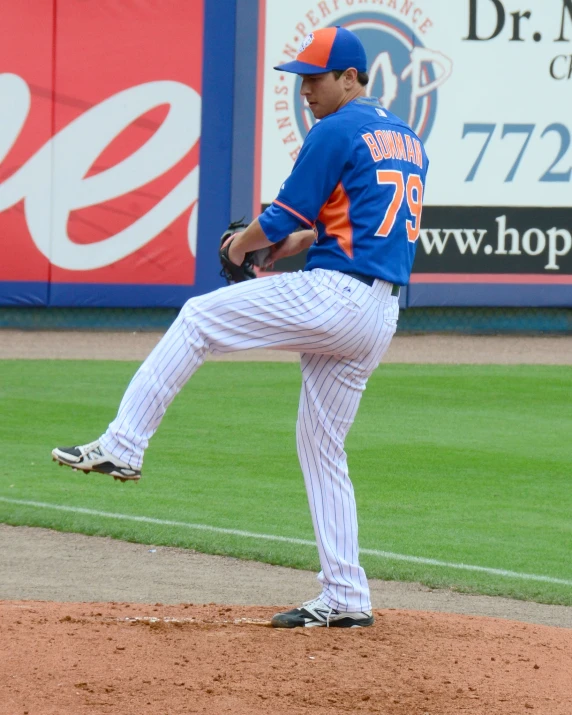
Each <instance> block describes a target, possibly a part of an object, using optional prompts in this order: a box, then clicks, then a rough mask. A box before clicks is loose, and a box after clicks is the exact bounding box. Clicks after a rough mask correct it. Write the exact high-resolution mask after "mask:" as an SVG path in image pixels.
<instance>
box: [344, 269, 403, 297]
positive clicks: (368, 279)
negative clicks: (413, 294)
mask: <svg viewBox="0 0 572 715" xmlns="http://www.w3.org/2000/svg"><path fill="white" fill-rule="evenodd" d="M342 273H345V274H346V276H351V277H352V278H357V279H358V281H361V282H362V283H365V284H366V285H368V286H372V285H373V282H374V281H375V280H377V278H373V277H372V276H364V275H362V274H361V273H349V271H342ZM391 295H392V296H394V297H395V298H399V286H398V285H397V283H394V284H393V287H392V288H391Z"/></svg>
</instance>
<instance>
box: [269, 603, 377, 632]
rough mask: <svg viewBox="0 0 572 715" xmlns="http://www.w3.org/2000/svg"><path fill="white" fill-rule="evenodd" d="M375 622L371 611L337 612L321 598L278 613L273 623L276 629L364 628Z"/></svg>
mask: <svg viewBox="0 0 572 715" xmlns="http://www.w3.org/2000/svg"><path fill="white" fill-rule="evenodd" d="M373 620H374V619H373V614H372V612H371V611H357V612H355V613H348V612H345V611H337V610H336V609H335V608H332V607H331V606H327V605H326V604H325V603H324V602H323V601H322V600H321V599H320V598H315V599H314V600H313V601H306V602H305V603H303V604H302V606H301V607H300V608H294V609H292V610H291V611H285V612H284V613H277V614H276V615H275V616H274V617H273V619H272V621H271V623H272V626H273V627H274V628H296V627H298V626H300V627H302V628H313V627H315V626H326V627H327V628H363V627H364V626H371V625H373Z"/></svg>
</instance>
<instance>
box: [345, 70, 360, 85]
mask: <svg viewBox="0 0 572 715" xmlns="http://www.w3.org/2000/svg"><path fill="white" fill-rule="evenodd" d="M357 76H358V71H357V70H356V68H355V67H349V68H348V69H347V70H346V71H345V72H344V85H345V87H346V89H351V88H352V87H353V86H354V84H355V83H356V82H357Z"/></svg>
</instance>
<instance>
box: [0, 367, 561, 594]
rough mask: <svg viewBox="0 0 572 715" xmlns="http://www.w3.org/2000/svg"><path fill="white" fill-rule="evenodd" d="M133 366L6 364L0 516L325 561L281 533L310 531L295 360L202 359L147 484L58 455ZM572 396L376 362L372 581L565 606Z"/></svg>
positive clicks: (365, 526)
mask: <svg viewBox="0 0 572 715" xmlns="http://www.w3.org/2000/svg"><path fill="white" fill-rule="evenodd" d="M136 367H137V365H136V364H135V363H119V362H103V361H101V362H100V361H94V362H85V361H81V362H76V361H0V403H1V415H2V417H1V421H0V445H1V448H2V461H1V463H0V521H2V522H5V523H8V524H27V525H33V526H43V527H48V528H52V529H58V530H62V531H77V532H82V533H86V534H100V535H109V536H113V537H115V538H119V539H126V540H130V541H137V542H141V543H149V544H165V545H174V546H181V547H186V548H193V549H197V550H199V551H203V552H207V553H217V554H228V555H232V556H237V557H241V558H247V559H256V560H260V561H266V562H269V563H273V564H283V565H288V566H294V567H299V568H308V569H314V570H317V568H318V560H317V552H316V549H315V547H314V546H313V545H310V544H305V543H292V542H289V541H288V539H294V540H296V539H298V540H303V541H313V531H312V526H311V521H310V515H309V511H308V507H307V503H306V496H305V491H304V486H303V481H302V476H301V473H300V470H299V467H298V462H297V457H296V447H295V433H294V425H295V420H296V412H297V403H298V392H299V386H300V374H299V367H298V365H296V364H290V363H286V364H284V363H207V364H206V365H205V366H203V368H201V370H200V371H199V372H198V373H197V374H196V375H195V376H194V377H193V378H192V380H191V382H190V383H189V384H188V385H187V386H186V387H185V389H184V390H183V391H182V393H181V394H180V395H179V396H178V397H177V399H176V400H175V402H174V403H173V405H172V406H171V408H170V410H169V412H168V414H167V416H166V417H165V419H164V421H163V424H162V425H161V428H160V429H159V431H158V433H157V435H156V436H155V437H154V439H153V441H152V443H151V447H150V448H149V450H148V452H147V455H146V459H145V465H144V469H143V474H144V477H143V479H142V480H141V482H140V483H139V484H120V483H119V482H114V481H113V480H112V479H110V478H108V477H104V476H96V475H84V474H83V473H81V472H78V473H75V472H72V471H71V470H69V469H67V468H64V467H62V468H60V467H58V466H57V465H56V464H54V463H53V462H52V461H51V458H50V450H51V449H52V447H54V446H56V445H62V444H64V445H65V444H77V443H84V442H87V441H91V440H92V439H95V438H97V437H98V436H99V434H101V432H102V431H103V430H104V429H105V427H106V426H107V423H108V422H109V421H110V420H111V419H112V418H113V417H114V415H115V410H116V407H117V405H118V403H119V400H120V398H121V396H122V394H123V390H124V389H125V387H126V385H127V383H128V381H129V380H130V378H131V376H132V374H133V372H134V370H135V369H136ZM571 396H572V370H571V369H570V368H569V367H538V366H534V367H533V366H506V367H499V366H435V365H433V366H431V365H385V366H383V365H382V366H381V367H380V368H379V369H378V370H377V372H376V373H375V374H374V375H373V376H372V378H371V379H370V382H369V384H368V388H367V390H366V393H365V394H364V397H363V399H362V404H361V407H360V411H359V414H358V418H357V420H356V423H355V424H354V426H353V428H352V431H351V432H350V435H349V437H348V440H347V444H346V446H347V451H348V455H349V465H350V471H351V476H352V480H353V482H354V485H355V489H356V497H357V501H358V516H359V519H360V545H361V547H362V549H364V550H366V553H364V554H363V556H362V561H363V563H364V566H365V568H366V571H367V573H368V575H369V576H370V577H377V578H383V579H395V580H404V581H421V582H422V583H425V584H428V585H430V586H433V587H445V586H450V587H453V588H455V589H458V590H463V591H470V592H478V593H485V594H491V595H505V596H511V597H516V598H524V599H532V600H536V601H540V602H545V603H561V604H567V605H572V558H571V552H572V519H571V516H572V483H571V471H572V470H571V464H572V439H571V437H572V401H571V399H570V398H571ZM22 502H35V503H37V504H36V505H32V504H24V503H22ZM45 505H51V507H57V506H59V507H64V508H65V510H62V509H56V508H51V507H48V506H45ZM81 509H84V510H85V511H83V512H82V511H79V510H81ZM91 512H105V513H106V514H108V515H107V516H104V515H102V514H95V513H91ZM112 514H113V515H118V516H117V517H116V518H114V517H113V516H111V515H112ZM128 517H143V519H142V520H139V521H137V520H134V519H132V518H131V519H130V518H128ZM153 519H154V520H156V521H155V522H153V521H152V520H153ZM168 522H176V523H168ZM188 525H191V526H188ZM192 525H195V526H192ZM196 525H205V526H209V527H216V528H218V529H221V530H222V531H221V530H219V531H217V530H216V528H215V530H209V529H200V528H195V527H196ZM225 529H226V530H228V531H226V532H225V531H224V530H225ZM234 532H250V533H251V534H254V535H267V536H275V537H284V538H285V539H286V540H285V541H280V540H276V539H265V538H256V537H255V536H252V535H251V536H249V535H245V534H243V533H234ZM371 552H374V553H371ZM375 552H386V553H375ZM387 552H389V553H387ZM412 557H413V558H412ZM414 557H419V559H420V560H419V561H416V560H415V558H414ZM431 560H435V561H437V562H438V563H431ZM447 564H448V565H447ZM462 564H464V565H465V566H466V567H467V568H461V567H459V565H462ZM474 567H481V568H482V569H484V570H478V568H474ZM495 570H496V571H495ZM504 572H510V573H504ZM519 575H520V576H519ZM543 579H544V580H543ZM311 596H312V594H308V597H311Z"/></svg>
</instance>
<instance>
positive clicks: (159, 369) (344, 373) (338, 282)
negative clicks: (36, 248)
mask: <svg viewBox="0 0 572 715" xmlns="http://www.w3.org/2000/svg"><path fill="white" fill-rule="evenodd" d="M391 287H392V286H391V284H389V283H385V282H384V281H380V280H378V281H375V283H374V284H373V286H371V287H370V286H368V285H366V284H364V283H361V282H360V281H358V280H357V279H355V278H352V277H350V276H348V275H345V274H343V273H339V272H337V271H327V270H322V269H315V270H313V271H306V272H302V271H300V272H297V273H284V274H281V275H276V276H271V277H268V278H262V279H257V280H253V281H247V282H244V283H239V284H237V285H233V286H229V287H226V288H221V289H219V290H217V291H214V292H212V293H208V294H206V295H203V296H199V297H197V298H192V299H191V300H189V301H187V303H186V304H185V305H184V306H183V308H182V309H181V312H180V313H179V316H178V317H177V319H176V320H175V322H174V323H173V325H172V326H171V327H170V328H169V330H168V331H167V333H166V334H165V336H164V337H163V338H162V340H161V341H160V342H159V343H158V345H157V346H156V347H155V349H154V350H153V351H152V352H151V354H150V355H149V357H148V358H147V359H146V360H145V362H144V363H143V364H142V365H141V367H140V368H139V370H138V371H137V373H136V374H135V376H134V377H133V379H132V380H131V383H130V384H129V386H128V388H127V390H126V392H125V395H124V397H123V400H122V401H121V405H120V407H119V412H118V414H117V417H116V418H115V420H114V421H113V422H112V423H111V424H110V425H109V428H108V429H107V431H106V433H105V434H104V435H103V436H102V437H101V442H102V444H103V446H104V447H105V448H106V449H107V450H108V451H109V452H111V453H112V454H113V455H114V456H116V457H118V458H120V459H122V460H124V461H126V462H128V463H129V464H130V465H131V466H132V467H134V468H140V467H141V464H142V461H143V453H144V451H145V449H146V447H147V445H148V443H149V439H150V438H151V437H152V435H153V434H154V433H155V431H156V429H157V427H158V426H159V424H160V422H161V419H162V417H163V415H164V414H165V411H166V409H167V407H168V406H169V404H170V403H171V402H172V400H173V399H174V397H175V395H176V394H177V393H178V392H179V390H180V389H181V388H182V387H183V385H184V384H185V383H186V381H187V380H188V379H189V378H190V377H191V375H192V374H193V373H194V372H195V370H197V369H198V368H199V367H200V365H201V364H202V363H203V361H204V359H205V357H206V354H207V352H209V351H210V352H212V353H215V354H217V353H219V354H220V353H225V352H232V351H235V350H247V349H250V348H263V347H264V348H270V349H275V350H290V351H295V352H300V353H301V369H302V391H301V396H300V406H299V411H298V422H297V429H296V437H297V445H298V456H299V459H300V465H301V467H302V471H303V474H304V480H305V484H306V490H307V493H308V501H309V504H310V511H311V513H312V520H313V524H314V531H315V534H316V540H317V544H318V550H319V555H320V564H321V567H322V570H321V572H320V574H319V576H318V578H319V580H320V581H321V583H322V588H323V591H322V595H321V597H322V599H323V600H324V601H325V602H326V603H327V604H328V605H331V606H333V607H334V608H337V609H338V610H342V611H362V610H369V609H370V608H371V604H370V600H369V589H368V585H367V580H366V577H365V573H364V571H363V569H362V568H361V567H360V566H359V556H358V539H357V516H356V505H355V498H354V491H353V486H352V483H351V481H350V479H349V476H348V468H347V460H346V453H345V451H344V441H345V438H346V435H347V433H348V431H349V429H350V427H351V425H352V423H353V421H354V418H355V415H356V412H357V409H358V406H359V402H360V398H361V394H362V392H363V390H364V389H365V385H366V382H367V379H368V377H369V376H370V375H371V373H372V372H373V370H374V369H375V368H376V367H377V365H378V364H379V362H380V360H381V358H382V357H383V355H384V353H385V351H386V350H387V348H388V346H389V343H390V342H391V338H392V337H393V334H394V332H395V328H396V324H397V317H398V313H399V307H398V300H397V298H395V297H392V296H391Z"/></svg>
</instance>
